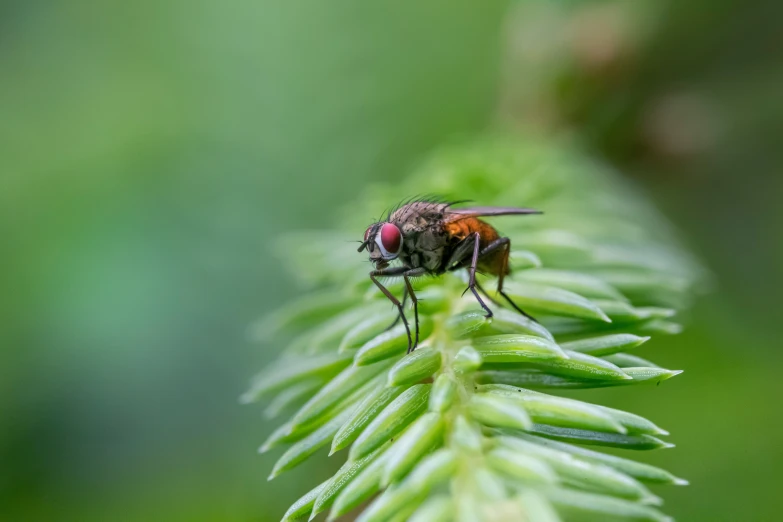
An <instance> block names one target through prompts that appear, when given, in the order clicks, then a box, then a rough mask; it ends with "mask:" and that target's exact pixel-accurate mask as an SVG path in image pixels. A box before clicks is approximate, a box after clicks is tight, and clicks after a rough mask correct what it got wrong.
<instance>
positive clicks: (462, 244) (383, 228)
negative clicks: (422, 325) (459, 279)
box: [359, 199, 541, 353]
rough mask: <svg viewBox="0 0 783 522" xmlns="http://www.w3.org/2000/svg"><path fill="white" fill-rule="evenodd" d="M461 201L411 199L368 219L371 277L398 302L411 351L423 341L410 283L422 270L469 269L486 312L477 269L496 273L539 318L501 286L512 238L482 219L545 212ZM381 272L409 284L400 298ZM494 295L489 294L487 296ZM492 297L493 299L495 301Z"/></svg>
mask: <svg viewBox="0 0 783 522" xmlns="http://www.w3.org/2000/svg"><path fill="white" fill-rule="evenodd" d="M458 203H462V202H460V201H456V202H444V201H438V200H429V199H420V200H409V201H407V202H405V203H404V204H401V205H400V206H398V207H397V208H396V209H394V210H392V211H391V212H389V214H388V215H387V216H386V220H385V221H379V222H377V223H373V224H372V225H370V226H369V227H368V228H367V230H366V231H365V232H364V240H363V241H362V244H361V246H360V247H359V252H361V251H363V250H364V249H365V248H366V249H367V250H368V252H369V254H370V261H371V262H372V263H373V264H374V265H375V269H374V270H373V271H372V272H370V279H371V280H372V282H373V283H375V285H376V286H377V287H378V288H379V289H380V290H381V292H383V294H384V295H385V296H386V297H387V298H389V300H390V301H391V302H392V303H394V306H395V307H397V311H398V312H399V315H398V317H397V319H396V320H395V322H394V323H393V324H392V326H394V324H396V323H397V321H399V320H400V319H402V322H403V324H404V325H405V331H406V332H407V333H408V353H410V352H412V351H413V350H415V349H416V346H417V345H418V344H419V311H418V300H417V299H416V294H415V293H414V291H413V286H411V281H410V279H411V278H412V277H417V276H422V275H435V276H437V275H441V274H444V273H446V272H453V271H456V270H461V269H467V271H468V276H469V278H468V288H467V289H466V290H465V291H466V292H467V291H468V290H470V291H471V292H473V295H474V296H475V297H476V300H477V301H478V303H479V305H481V308H483V309H484V311H485V312H486V316H487V318H491V317H492V310H490V308H489V307H488V306H487V304H486V303H485V302H484V300H483V299H482V298H481V296H480V295H479V291H481V293H483V294H484V295H485V296H487V297H488V298H489V296H488V295H487V294H486V292H485V291H484V289H483V288H482V287H481V286H480V285H479V284H478V282H477V281H476V272H477V271H478V272H481V273H486V274H491V275H495V276H497V278H498V286H497V292H498V294H499V295H500V296H501V297H503V299H505V300H506V301H508V303H509V304H510V305H511V306H512V307H513V308H514V309H515V310H516V311H517V312H519V313H520V314H522V315H524V316H525V317H528V318H529V319H532V320H535V319H533V318H532V317H530V316H529V315H528V314H526V313H525V312H524V311H523V310H522V309H521V308H520V307H519V306H517V305H516V304H515V303H514V302H513V301H512V300H511V298H510V297H509V296H508V295H507V294H506V293H505V292H504V291H503V279H504V278H505V277H506V276H507V275H508V274H509V273H510V267H509V263H508V258H509V254H510V253H511V240H510V239H509V238H507V237H501V236H500V234H499V233H498V231H497V230H495V228H494V227H493V226H492V225H490V224H489V223H486V222H485V221H482V220H481V219H479V218H480V217H483V216H507V215H527V214H541V212H539V211H537V210H533V209H529V208H514V207H469V208H453V205H456V204H458ZM395 259H399V260H400V262H401V263H402V266H395V267H389V263H390V262H391V261H393V260H395ZM379 277H402V278H403V279H404V281H405V290H404V296H403V299H402V301H400V300H399V299H397V298H396V297H395V296H394V295H393V294H392V293H391V292H390V291H389V290H388V289H387V288H386V287H385V286H383V285H382V284H381V282H380V281H379V280H378V278H379ZM408 296H410V298H411V301H412V303H413V314H414V317H415V327H416V329H415V340H414V339H412V337H411V330H410V326H409V325H408V320H407V319H406V317H405V312H404V309H403V308H404V303H405V300H406V298H407V297H408ZM489 299H490V300H492V299H491V298H489ZM493 302H494V301H493Z"/></svg>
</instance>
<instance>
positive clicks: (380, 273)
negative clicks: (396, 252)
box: [370, 267, 413, 352]
mask: <svg viewBox="0 0 783 522" xmlns="http://www.w3.org/2000/svg"><path fill="white" fill-rule="evenodd" d="M407 271H408V268H406V267H395V268H386V269H383V270H373V271H372V272H370V280H371V281H372V282H373V283H375V286H377V287H378V288H379V289H380V290H381V292H383V295H385V296H386V297H387V298H388V299H389V301H391V302H392V303H393V304H394V306H396V307H397V311H398V312H399V314H400V318H401V319H402V324H404V325H405V332H406V333H407V334H408V352H410V351H411V350H412V347H413V339H412V338H411V329H410V327H409V326H408V320H407V319H406V318H405V311H404V310H403V308H402V303H401V302H400V301H399V299H397V298H396V297H394V294H392V293H391V292H389V289H388V288H386V287H385V286H383V285H382V284H381V282H380V281H378V279H376V278H377V277H399V276H401V275H403V273H405V272H407Z"/></svg>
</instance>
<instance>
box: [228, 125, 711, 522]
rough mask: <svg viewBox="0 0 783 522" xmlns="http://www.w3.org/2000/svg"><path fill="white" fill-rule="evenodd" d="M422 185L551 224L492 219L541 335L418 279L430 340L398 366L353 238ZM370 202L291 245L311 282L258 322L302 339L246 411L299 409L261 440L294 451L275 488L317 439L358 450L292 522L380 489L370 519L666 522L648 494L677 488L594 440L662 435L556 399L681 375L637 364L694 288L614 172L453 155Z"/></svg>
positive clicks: (668, 243) (540, 156)
mask: <svg viewBox="0 0 783 522" xmlns="http://www.w3.org/2000/svg"><path fill="white" fill-rule="evenodd" d="M419 192H433V193H437V194H440V195H443V196H445V197H454V198H457V199H460V198H466V197H469V198H471V199H473V200H475V201H476V202H478V203H480V204H484V205H486V204H496V205H525V206H534V207H537V208H540V209H543V210H544V211H545V212H546V214H545V215H544V216H543V217H526V218H518V217H509V218H498V219H497V220H496V221H495V222H496V224H497V225H498V226H499V227H500V228H501V230H502V231H503V232H504V234H505V235H508V236H509V237H510V238H511V240H512V249H513V255H512V263H513V269H514V272H513V274H512V276H511V278H510V279H509V280H508V284H507V287H506V289H507V291H508V292H509V293H510V294H511V296H512V298H513V299H514V300H515V301H516V302H517V303H518V304H519V305H521V306H522V307H523V308H525V309H527V310H529V311H530V312H531V313H533V314H534V315H536V317H538V318H539V319H540V320H541V324H537V323H534V322H531V321H529V320H527V319H525V318H524V317H522V316H520V315H518V314H515V313H513V312H511V311H508V310H503V309H497V306H496V307H495V308H496V310H497V313H496V316H495V318H494V319H493V320H491V321H488V320H486V319H485V318H484V316H483V314H482V313H481V311H480V310H479V309H478V307H477V305H476V304H475V301H474V300H473V299H472V298H469V297H465V298H463V297H462V296H461V294H462V292H463V290H464V288H465V279H464V278H463V277H462V276H461V275H447V276H444V277H441V278H424V279H420V280H418V281H417V285H416V286H417V293H418V294H419V295H420V297H421V301H422V302H421V303H420V312H421V316H422V339H423V342H422V343H421V345H420V346H419V348H418V349H417V350H416V351H415V352H414V353H412V354H410V355H405V351H406V346H407V338H406V336H405V332H404V330H403V329H402V325H399V326H397V327H395V328H393V329H391V330H389V331H384V329H385V327H386V326H388V324H390V323H391V321H392V320H393V319H394V311H393V309H392V308H391V306H390V305H389V303H388V301H386V300H385V298H384V297H383V296H382V295H381V294H380V293H379V292H377V291H376V290H375V287H371V286H370V281H369V280H368V278H367V271H368V265H367V264H366V259H365V256H364V255H361V254H357V253H356V251H355V248H352V247H351V244H352V243H350V242H349V241H350V240H356V239H358V238H359V236H360V235H361V233H362V232H363V231H364V227H365V226H366V225H367V224H368V222H369V221H371V217H372V216H375V215H377V214H378V213H379V211H380V210H382V208H384V207H385V206H388V205H389V204H391V203H393V202H395V200H396V199H401V198H402V197H403V196H407V195H410V194H412V193H419ZM359 201H361V202H362V203H361V204H360V207H361V208H360V210H361V211H360V212H358V214H359V215H362V216H364V217H366V218H367V221H356V219H355V216H356V214H357V212H356V209H355V208H354V209H352V215H351V218H349V219H346V222H345V225H344V227H343V230H344V231H347V234H344V233H343V232H341V231H340V232H338V231H335V232H333V233H326V232H324V231H319V232H318V233H301V234H297V235H294V236H289V237H286V238H284V239H283V240H282V245H281V247H282V249H283V250H284V251H285V252H286V259H288V260H300V262H301V263H302V265H301V266H299V265H297V264H296V263H294V264H293V265H290V266H291V268H292V269H294V270H293V271H294V273H296V274H298V275H300V276H302V280H303V281H304V282H305V283H307V284H308V285H310V286H312V287H317V288H318V290H317V291H314V292H312V293H310V294H308V295H306V296H305V297H304V298H302V299H301V300H299V301H297V302H294V303H292V304H290V305H289V306H287V307H285V308H284V309H281V310H279V311H278V312H277V313H275V314H274V315H273V316H272V317H269V318H266V319H265V320H264V321H263V322H262V323H261V324H260V325H259V326H258V330H259V333H260V334H261V335H266V336H279V335H281V334H282V333H284V332H293V333H294V334H295V338H294V340H293V342H291V344H290V345H289V346H288V348H286V349H285V350H284V352H283V353H282V355H281V356H280V358H279V360H278V361H277V362H276V363H274V364H273V365H272V366H271V367H270V368H267V369H266V370H264V371H263V372H262V373H261V374H260V375H258V376H257V377H256V378H255V379H254V381H253V383H252V386H251V389H250V390H249V391H248V392H247V393H246V395H245V396H244V397H243V399H244V400H245V401H248V402H249V401H254V400H256V399H258V398H261V397H272V400H271V402H270V404H269V406H268V407H267V413H268V414H269V415H270V416H276V415H278V414H279V413H281V412H282V411H284V410H286V409H288V408H293V407H296V406H300V405H301V406H300V407H299V408H298V411H296V413H294V414H293V416H292V417H290V419H289V420H288V421H287V422H285V423H283V424H282V426H280V428H279V429H277V430H276V431H275V432H274V433H273V434H272V435H271V436H270V437H269V439H268V440H267V441H266V442H265V443H264V445H263V446H262V448H261V451H267V450H269V449H272V448H276V447H278V446H282V445H288V449H287V450H286V451H285V453H284V454H283V456H282V457H281V458H280V459H279V460H278V462H277V464H276V465H275V467H274V470H273V471H272V474H271V475H270V479H271V478H273V477H275V476H277V475H279V474H280V473H282V472H284V471H287V470H289V469H291V468H293V467H294V466H296V465H298V464H299V463H301V462H303V461H305V460H306V459H308V458H309V457H310V456H311V455H312V454H314V453H315V452H316V451H318V450H319V449H320V448H322V447H326V446H329V445H331V453H335V452H338V451H342V452H343V453H344V454H347V458H346V463H345V464H344V465H343V466H342V468H340V470H339V471H338V472H337V473H336V474H335V475H334V477H332V478H331V479H330V480H328V481H326V482H325V483H323V484H321V485H319V486H316V487H315V488H314V489H312V490H311V491H310V492H309V493H307V494H306V495H304V496H303V497H302V498H301V499H300V500H298V501H297V502H296V503H295V504H294V505H293V506H292V507H291V508H290V509H289V511H288V513H286V515H285V516H284V518H283V520H296V519H299V518H303V519H304V518H308V517H311V516H314V515H315V514H317V513H320V512H325V511H329V512H330V514H329V517H330V518H335V517H338V516H341V515H343V514H345V513H348V512H350V511H351V510H353V509H355V508H357V507H358V506H360V505H362V504H363V503H365V502H366V501H368V500H369V499H371V498H372V497H373V496H375V495H376V494H378V493H380V495H379V496H377V498H376V499H375V500H373V501H372V503H371V504H370V505H369V506H368V507H366V509H365V510H364V511H363V513H362V514H361V515H360V516H359V518H358V520H361V521H386V520H389V521H398V520H400V521H401V520H415V521H440V520H443V521H446V520H458V521H473V520H476V521H478V520H488V521H496V520H508V521H512V520H528V521H535V522H548V521H554V520H560V519H562V520H566V521H570V520H576V521H578V520H601V521H613V520H618V521H619V520H634V521H661V520H667V519H668V518H667V517H666V516H665V515H663V514H661V512H660V511H658V509H656V508H655V507H654V506H656V505H657V504H659V503H660V499H659V498H658V497H656V496H655V495H653V494H652V493H651V492H650V491H649V489H648V488H647V486H646V485H645V484H647V483H651V484H685V483H686V482H685V481H684V480H681V479H678V478H676V477H675V476H674V475H672V474H670V473H669V472H667V471H664V470H662V469H659V468H656V467H653V466H650V465H647V464H641V463H638V462H635V461H633V460H629V459H625V458H619V457H616V456H612V455H609V454H605V453H602V452H599V451H595V450H594V449H588V448H585V447H584V446H604V447H612V448H627V449H635V450H650V449H657V448H666V447H669V446H670V444H669V443H667V442H664V441H663V440H662V439H661V438H660V437H661V436H665V435H668V433H667V432H666V431H664V430H663V429H661V428H659V427H658V426H656V425H655V424H653V423H652V422H651V421H649V420H647V419H644V418H642V417H640V416H637V415H634V414H632V413H627V412H623V411H619V410H615V409H612V408H607V407H603V406H600V405H594V404H588V403H586V402H581V401H577V400H574V399H570V398H564V397H559V396H558V395H557V393H558V391H559V390H571V389H580V388H595V387H607V386H629V385H641V384H650V383H660V382H661V381H664V380H667V379H669V378H671V377H673V376H674V375H677V374H678V373H680V372H678V371H672V370H668V369H664V368H660V367H658V366H656V365H655V364H653V363H652V362H649V361H647V360H645V359H642V358H640V357H638V356H637V355H635V354H634V353H633V352H635V351H636V350H637V348H638V347H639V346H641V345H642V344H644V343H645V342H647V341H648V340H649V339H650V337H651V336H653V335H658V334H671V333H676V332H677V331H679V329H680V326H679V324H678V323H676V322H674V316H675V314H676V311H677V310H680V309H682V308H684V307H687V305H688V301H689V297H690V294H691V293H692V289H693V286H694V283H695V282H696V281H698V280H699V278H700V270H699V268H698V265H697V264H696V263H695V262H694V261H693V260H692V259H691V258H690V257H689V256H688V255H687V254H685V253H684V252H683V250H682V249H681V248H680V247H679V246H678V244H677V241H676V238H675V237H674V234H673V233H672V231H671V230H670V228H669V227H668V225H667V224H666V222H665V221H663V220H662V219H661V218H660V216H659V215H658V214H657V213H656V212H655V210H654V209H653V208H651V206H650V205H649V204H648V203H647V202H646V201H645V200H644V199H643V198H642V197H641V196H640V195H639V194H638V193H637V192H636V191H635V190H634V189H633V188H632V187H631V186H629V184H628V183H627V182H625V181H623V180H621V179H619V178H618V177H616V176H615V175H614V174H613V173H611V172H609V171H608V169H607V168H606V167H604V166H602V165H600V164H597V163H595V162H592V161H590V160H588V159H586V158H585V157H583V156H581V155H580V154H578V153H576V152H574V151H572V150H568V149H567V148H563V147H553V146H548V145H546V146H545V145H540V144H537V143H535V142H532V141H528V140H524V139H520V138H516V137H493V138H487V139H483V140H479V141H477V142H473V143H467V144H461V145H458V146H454V147H449V148H446V149H444V150H442V151H439V152H437V153H435V154H434V155H433V157H432V158H431V159H430V160H429V161H427V162H426V163H425V164H424V165H423V166H422V167H421V168H420V169H419V170H418V171H417V172H415V173H414V174H413V175H412V176H411V177H410V178H409V179H408V180H407V181H406V182H405V183H403V184H399V185H396V186H382V187H375V188H373V189H372V190H371V191H370V192H368V193H367V194H366V195H365V196H364V197H361V198H359ZM364 205H366V206H364ZM365 211H366V214H365V213H363V212H365ZM292 253H293V255H291V254H292ZM314 260H315V261H314ZM485 286H486V285H485ZM389 288H390V289H391V290H392V291H394V292H396V293H397V294H398V295H400V294H401V292H402V287H401V285H399V284H397V283H395V282H389ZM628 352H631V353H628Z"/></svg>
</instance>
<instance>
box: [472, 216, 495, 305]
mask: <svg viewBox="0 0 783 522" xmlns="http://www.w3.org/2000/svg"><path fill="white" fill-rule="evenodd" d="M473 237H474V244H473V258H472V259H471V260H470V268H468V275H469V279H468V290H470V291H471V292H473V296H474V297H475V298H476V301H478V303H479V304H480V305H481V308H483V309H484V311H485V312H487V315H486V317H487V319H490V318H492V316H493V315H494V314H493V313H492V310H490V308H489V307H488V306H487V304H486V303H485V302H484V300H483V299H481V296H480V295H479V293H478V290H477V289H476V287H477V286H478V283H476V268H477V267H478V260H479V256H480V255H481V252H480V251H479V250H480V248H481V236H480V235H479V233H478V232H476V233H475V234H473ZM487 248H489V247H487ZM484 250H486V248H485V249H484Z"/></svg>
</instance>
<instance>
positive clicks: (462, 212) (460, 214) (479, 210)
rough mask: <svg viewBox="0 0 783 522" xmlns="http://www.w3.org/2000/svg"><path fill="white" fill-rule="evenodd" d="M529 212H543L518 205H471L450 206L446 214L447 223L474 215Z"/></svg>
mask: <svg viewBox="0 0 783 522" xmlns="http://www.w3.org/2000/svg"><path fill="white" fill-rule="evenodd" d="M529 214H543V212H541V211H540V210H535V209H532V208H517V207H469V208H449V209H448V210H447V211H446V215H445V216H444V219H443V220H444V221H445V222H446V223H449V222H452V221H459V220H460V219H467V218H472V217H481V216H514V215H529Z"/></svg>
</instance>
